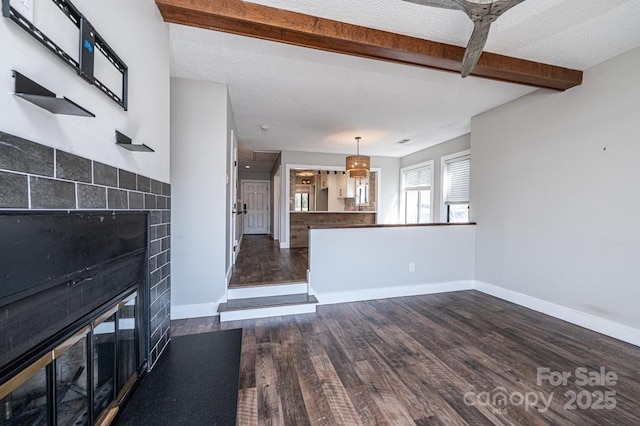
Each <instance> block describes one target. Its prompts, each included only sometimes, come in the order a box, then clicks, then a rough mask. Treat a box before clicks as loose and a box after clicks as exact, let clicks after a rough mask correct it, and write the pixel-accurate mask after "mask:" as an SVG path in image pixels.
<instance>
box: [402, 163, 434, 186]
mask: <svg viewBox="0 0 640 426" xmlns="http://www.w3.org/2000/svg"><path fill="white" fill-rule="evenodd" d="M431 174H432V173H431V165H428V166H423V167H419V168H415V169H411V170H407V171H405V172H404V177H403V186H404V188H405V189H407V188H431Z"/></svg>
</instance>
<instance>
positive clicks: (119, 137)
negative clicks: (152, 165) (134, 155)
mask: <svg viewBox="0 0 640 426" xmlns="http://www.w3.org/2000/svg"><path fill="white" fill-rule="evenodd" d="M116 145H118V146H121V147H122V148H124V149H127V150H129V151H137V152H155V151H154V150H153V149H151V148H149V147H148V146H147V145H145V144H134V143H131V138H130V137H128V136H127V135H124V134H122V133H120V132H119V131H117V130H116Z"/></svg>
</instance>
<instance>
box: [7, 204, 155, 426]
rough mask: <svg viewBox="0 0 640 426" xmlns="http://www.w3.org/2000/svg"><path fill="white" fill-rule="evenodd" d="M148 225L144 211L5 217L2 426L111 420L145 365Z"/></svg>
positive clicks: (147, 333) (84, 423)
mask: <svg viewBox="0 0 640 426" xmlns="http://www.w3.org/2000/svg"><path fill="white" fill-rule="evenodd" d="M148 229H149V218H148V214H147V213H146V212H95V213H92V212H69V213H65V212H14V213H4V214H0V235H2V237H3V242H2V244H1V246H0V283H1V284H0V314H1V316H0V347H2V351H0V403H1V405H0V426H4V425H23V424H24V425H27V424H28V425H88V424H108V423H109V422H110V421H111V420H112V419H113V418H114V416H115V415H116V414H117V412H118V409H119V407H120V405H121V404H122V403H123V402H124V401H125V400H126V398H127V397H128V396H129V394H130V392H131V390H132V389H133V388H134V387H135V384H136V382H137V380H138V379H139V377H140V376H141V375H142V374H144V372H145V371H146V369H147V357H146V354H148V353H149V346H148V345H149V332H148V323H149V321H148V318H147V315H146V313H147V312H148V304H149V301H148V293H149V292H148V290H147V285H148V284H147V276H148V270H147V268H148V264H149V261H148V253H147V247H148V245H149V242H148ZM145 295H147V296H146V297H145Z"/></svg>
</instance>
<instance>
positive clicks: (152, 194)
mask: <svg viewBox="0 0 640 426" xmlns="http://www.w3.org/2000/svg"><path fill="white" fill-rule="evenodd" d="M91 142H92V141H90V140H88V141H87V143H88V144H90V143H91ZM196 184H197V183H196ZM42 209H47V210H58V211H65V212H68V211H89V210H90V211H103V212H113V211H116V212H122V211H145V212H148V214H149V222H150V226H149V248H148V255H149V266H148V281H149V288H148V292H149V294H148V295H147V296H148V297H149V300H150V303H149V316H148V321H149V328H150V347H149V364H150V365H151V366H152V365H153V364H154V363H155V362H156V361H157V359H158V357H159V356H160V354H161V353H162V351H163V350H164V348H165V347H166V345H167V342H168V341H169V328H170V314H171V312H170V310H171V308H170V305H171V186H170V185H169V184H168V183H165V182H160V181H157V180H155V179H151V178H149V177H147V176H143V175H140V174H136V173H132V172H130V171H128V170H124V169H120V168H117V167H113V166H110V165H108V164H105V163H101V162H98V161H95V160H91V159H88V158H84V157H80V156H78V155H75V154H72V153H69V152H65V151H62V150H60V149H55V148H51V147H49V146H46V145H43V144H40V143H36V142H33V141H30V140H27V139H24V138H21V137H18V136H15V135H12V134H9V133H6V132H2V131H1V130H0V212H2V211H13V212H15V211H24V212H27V211H41V210H42ZM1 238H2V236H1V235H0V240H1ZM0 276H1V274H0Z"/></svg>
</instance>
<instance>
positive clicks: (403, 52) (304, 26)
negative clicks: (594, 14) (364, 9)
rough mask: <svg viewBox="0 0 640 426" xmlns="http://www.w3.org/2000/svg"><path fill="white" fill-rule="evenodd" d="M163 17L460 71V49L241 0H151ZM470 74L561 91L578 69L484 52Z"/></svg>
mask: <svg viewBox="0 0 640 426" xmlns="http://www.w3.org/2000/svg"><path fill="white" fill-rule="evenodd" d="M156 4H157V5H158V8H159V9H160V13H161V14H162V17H163V19H164V20H165V21H166V22H170V23H174V24H182V25H189V26H193V27H198V28H205V29H209V30H215V31H223V32H227V33H232V34H238V35H242V36H248V37H254V38H260V39H264V40H270V41H276V42H281V43H287V44H292V45H295V46H302V47H308V48H313V49H319V50H325V51H328V52H335V53H342V54H346V55H352V56H360V57H363V58H369V59H377V60H383V61H388V62H395V63H399V64H404V65H414V66H419V67H426V68H433V69H438V70H444V71H451V72H456V73H460V67H461V65H462V58H463V56H464V51H465V49H464V48H463V47H459V46H453V45H450V44H445V43H439V42H435V41H430V40H424V39H421V38H416V37H409V36H406V35H402V34H396V33H391V32H388V31H381V30H375V29H372V28H366V27H361V26H358V25H353V24H347V23H344V22H338V21H333V20H330V19H324V18H319V17H316V16H311V15H305V14H302V13H297V12H291V11H287V10H283V9H277V8H273V7H268V6H262V5H259V4H255V3H249V2H244V1H242V0H215V1H213V0H156ZM472 75H474V76H476V77H484V78H489V79H493V80H499V81H505V82H509V83H517V84H525V85H529V86H537V87H541V88H548V89H555V90H566V89H569V88H571V87H574V86H578V85H580V84H581V83H582V71H578V70H572V69H568V68H562V67H557V66H554V65H549V64H542V63H539V62H532V61H527V60H524V59H518V58H512V57H509V56H503V55H497V54H494V53H488V52H484V53H483V54H482V56H481V57H480V60H479V61H478V65H477V66H476V68H475V69H474V70H473V72H472Z"/></svg>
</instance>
